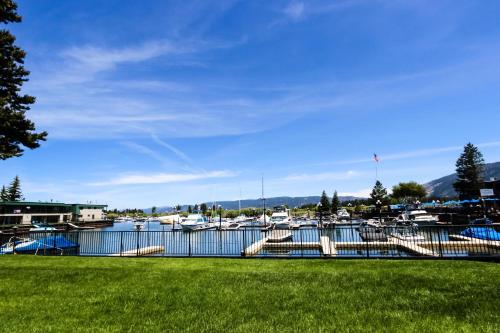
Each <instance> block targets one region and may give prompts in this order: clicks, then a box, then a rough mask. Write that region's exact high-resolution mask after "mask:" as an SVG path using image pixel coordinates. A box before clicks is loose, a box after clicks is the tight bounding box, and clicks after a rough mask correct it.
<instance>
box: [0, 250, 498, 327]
mask: <svg viewBox="0 0 500 333" xmlns="http://www.w3.org/2000/svg"><path fill="white" fill-rule="evenodd" d="M0 299H1V301H0V332H64V331H83V332H85V331H87V332H148V331H151V332H153V331H154V332H173V331H190V332H259V333H260V332H333V331H337V332H338V331H345V332H348V331H349V332H352V331H365V332H367V331H375V330H379V331H393V332H402V331H409V332H411V331H419V332H421V333H425V332H434V331H437V332H459V331H476V332H494V331H496V332H498V330H499V327H500V318H499V314H500V265H498V264H495V263H484V262H467V261H416V260H412V261H403V260H394V261H390V260H387V261H386V260H372V261H369V260H256V259H250V260H245V259H234V260H230V259H163V258H162V259H148V258H136V259H132V258H84V257H34V256H21V255H18V256H1V257H0Z"/></svg>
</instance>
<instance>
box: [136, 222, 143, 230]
mask: <svg viewBox="0 0 500 333" xmlns="http://www.w3.org/2000/svg"><path fill="white" fill-rule="evenodd" d="M134 228H135V229H139V230H141V229H144V223H143V222H140V221H135V222H134Z"/></svg>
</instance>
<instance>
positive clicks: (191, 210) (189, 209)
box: [188, 205, 193, 214]
mask: <svg viewBox="0 0 500 333" xmlns="http://www.w3.org/2000/svg"><path fill="white" fill-rule="evenodd" d="M192 212H193V208H192V207H191V205H189V206H188V213H189V214H191V213H192Z"/></svg>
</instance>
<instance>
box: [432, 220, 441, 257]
mask: <svg viewBox="0 0 500 333" xmlns="http://www.w3.org/2000/svg"><path fill="white" fill-rule="evenodd" d="M440 229H441V228H439V227H438V246H439V256H440V257H441V258H442V257H443V248H442V246H441V230H440ZM431 239H432V238H431Z"/></svg>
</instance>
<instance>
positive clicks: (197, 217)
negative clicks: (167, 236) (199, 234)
mask: <svg viewBox="0 0 500 333" xmlns="http://www.w3.org/2000/svg"><path fill="white" fill-rule="evenodd" d="M180 225H181V227H182V230H184V231H193V230H201V229H208V228H211V227H212V226H213V224H212V223H209V221H208V219H207V217H206V216H204V215H202V214H199V213H193V214H189V215H188V217H187V218H186V219H185V220H184V221H182V222H181V223H180Z"/></svg>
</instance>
